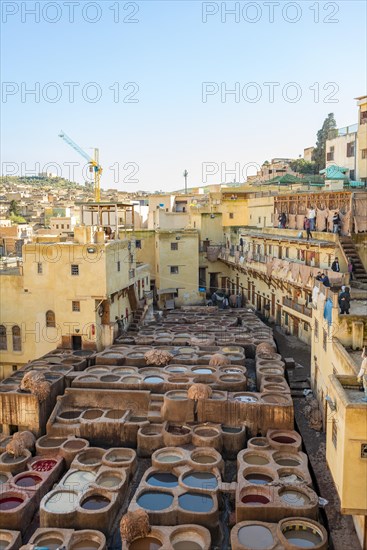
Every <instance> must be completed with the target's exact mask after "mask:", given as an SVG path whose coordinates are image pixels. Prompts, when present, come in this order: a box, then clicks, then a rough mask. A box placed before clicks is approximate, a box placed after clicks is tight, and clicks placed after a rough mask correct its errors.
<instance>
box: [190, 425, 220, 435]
mask: <svg viewBox="0 0 367 550" xmlns="http://www.w3.org/2000/svg"><path fill="white" fill-rule="evenodd" d="M194 432H195V434H196V435H198V436H199V437H210V438H211V437H216V436H218V435H219V431H218V430H216V429H215V428H210V427H209V428H207V427H205V426H203V427H199V428H195V429H194Z"/></svg>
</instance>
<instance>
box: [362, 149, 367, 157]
mask: <svg viewBox="0 0 367 550" xmlns="http://www.w3.org/2000/svg"><path fill="white" fill-rule="evenodd" d="M362 158H363V159H367V149H362Z"/></svg>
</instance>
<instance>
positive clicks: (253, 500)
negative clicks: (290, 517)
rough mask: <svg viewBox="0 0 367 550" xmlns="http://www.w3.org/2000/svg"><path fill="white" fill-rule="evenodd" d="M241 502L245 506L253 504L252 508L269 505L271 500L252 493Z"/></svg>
mask: <svg viewBox="0 0 367 550" xmlns="http://www.w3.org/2000/svg"><path fill="white" fill-rule="evenodd" d="M241 502H243V503H244V504H251V506H262V505H263V504H269V502H270V499H269V498H268V497H266V496H265V495H260V494H251V493H250V494H247V495H245V496H243V497H242V499H241Z"/></svg>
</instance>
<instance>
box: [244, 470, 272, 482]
mask: <svg viewBox="0 0 367 550" xmlns="http://www.w3.org/2000/svg"><path fill="white" fill-rule="evenodd" d="M245 479H246V480H247V481H248V482H249V483H252V484H253V485H267V484H268V483H271V482H272V481H274V480H273V478H272V477H271V476H269V475H266V474H261V473H260V472H252V473H251V474H247V475H246V476H245Z"/></svg>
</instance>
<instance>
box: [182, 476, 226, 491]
mask: <svg viewBox="0 0 367 550" xmlns="http://www.w3.org/2000/svg"><path fill="white" fill-rule="evenodd" d="M182 482H183V483H184V484H185V485H186V486H187V487H190V488H192V489H208V490H211V491H214V490H215V489H216V488H217V487H218V480H217V478H216V477H215V475H214V474H212V473H210V472H189V473H188V474H185V475H184V476H183V478H182Z"/></svg>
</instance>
